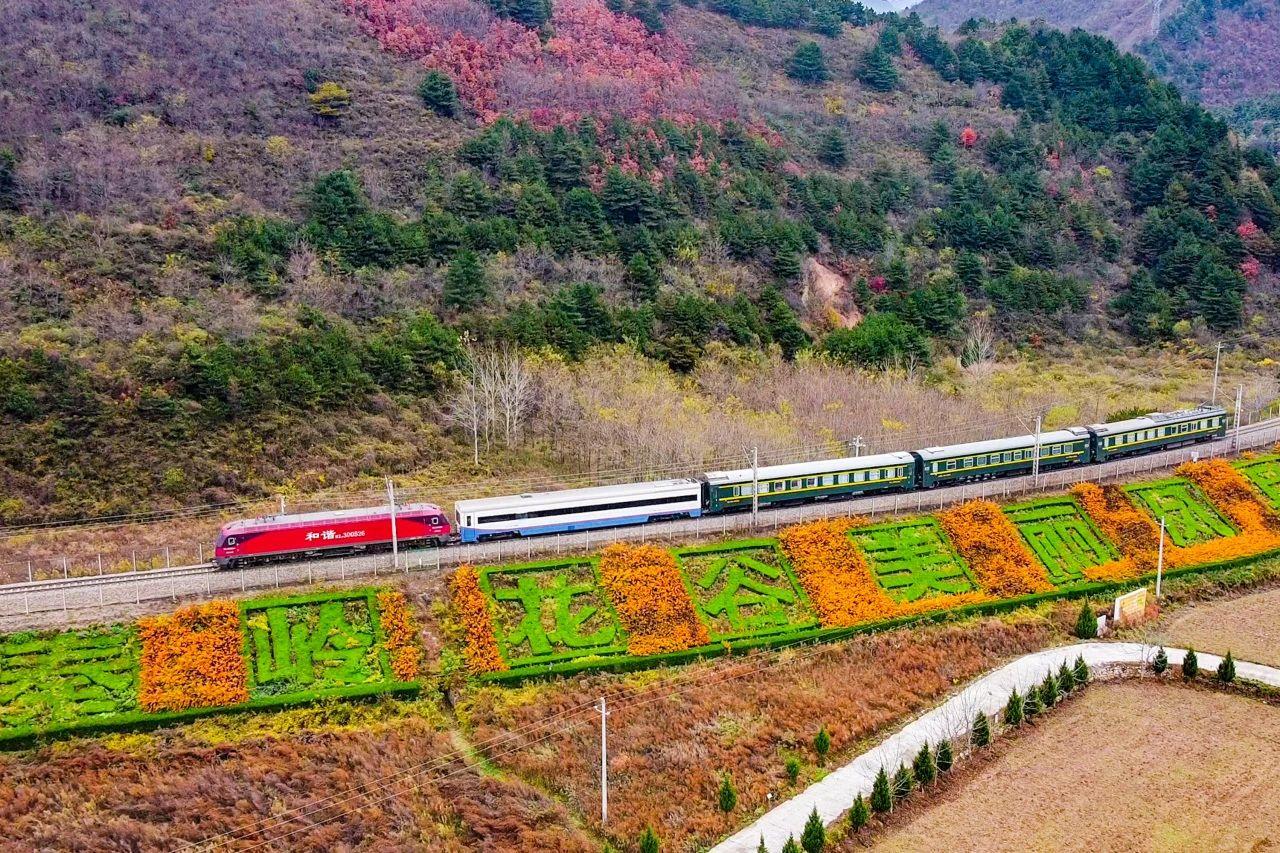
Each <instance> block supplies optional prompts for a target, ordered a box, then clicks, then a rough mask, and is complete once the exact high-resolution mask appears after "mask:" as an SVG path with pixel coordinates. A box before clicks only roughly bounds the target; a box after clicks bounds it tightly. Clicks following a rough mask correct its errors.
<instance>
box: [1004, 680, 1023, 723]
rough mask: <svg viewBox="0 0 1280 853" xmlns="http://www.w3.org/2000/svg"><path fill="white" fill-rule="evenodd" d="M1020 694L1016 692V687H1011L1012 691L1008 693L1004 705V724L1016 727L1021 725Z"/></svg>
mask: <svg viewBox="0 0 1280 853" xmlns="http://www.w3.org/2000/svg"><path fill="white" fill-rule="evenodd" d="M1022 720H1023V713H1022V695H1021V694H1020V693H1018V688H1016V687H1015V688H1013V692H1012V693H1010V694H1009V701H1008V702H1006V703H1005V705H1004V724H1005V725H1006V726H1013V727H1014V728H1017V727H1018V726H1020V725H1022Z"/></svg>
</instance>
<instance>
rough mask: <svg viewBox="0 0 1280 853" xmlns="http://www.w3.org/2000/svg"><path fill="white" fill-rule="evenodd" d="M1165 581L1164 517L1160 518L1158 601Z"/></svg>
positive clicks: (1157, 572)
mask: <svg viewBox="0 0 1280 853" xmlns="http://www.w3.org/2000/svg"><path fill="white" fill-rule="evenodd" d="M1163 581H1164V516H1163V515H1162V516H1160V551H1159V555H1158V556H1157V557H1156V601H1159V600H1160V587H1161V584H1162V582H1163Z"/></svg>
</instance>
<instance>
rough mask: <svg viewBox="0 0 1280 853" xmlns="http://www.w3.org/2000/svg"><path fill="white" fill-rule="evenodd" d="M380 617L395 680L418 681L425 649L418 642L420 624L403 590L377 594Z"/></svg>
mask: <svg viewBox="0 0 1280 853" xmlns="http://www.w3.org/2000/svg"><path fill="white" fill-rule="evenodd" d="M378 618H379V620H380V622H381V624H382V634H383V636H384V637H386V646H387V656H388V657H389V658H390V659H391V671H392V672H393V673H394V674H395V677H396V680H398V681H415V680H417V678H418V676H419V674H421V664H422V652H421V651H420V650H419V648H418V643H417V637H418V626H417V624H416V620H415V619H414V618H413V612H412V611H411V610H410V609H409V602H408V600H407V599H406V598H405V597H404V593H402V592H398V591H396V590H387V591H385V592H380V593H378Z"/></svg>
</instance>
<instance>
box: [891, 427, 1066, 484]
mask: <svg viewBox="0 0 1280 853" xmlns="http://www.w3.org/2000/svg"><path fill="white" fill-rule="evenodd" d="M1090 438H1091V437H1090V435H1089V431H1088V430H1086V429H1083V428H1081V427H1071V428H1070V429H1060V430H1053V431H1051V432H1042V433H1040V435H1039V437H1038V441H1037V436H1035V435H1023V436H1018V437H1016V438H997V439H992V440H990V441H973V442H969V443H968V444H953V445H951V446H949V447H929V448H926V449H924V450H920V451H917V452H916V456H918V457H919V458H920V486H921V487H922V488H926V489H927V488H931V487H933V486H939V485H946V484H948V483H957V482H964V481H969V480H986V479H990V478H993V477H1004V476H1010V475H1016V474H1029V473H1031V472H1032V470H1033V469H1034V468H1035V464H1036V454H1037V451H1036V447H1037V443H1038V445H1039V458H1040V470H1041V471H1048V470H1051V469H1054V468H1063V467H1066V466H1070V465H1085V464H1088V462H1089V461H1090V446H1091V441H1090Z"/></svg>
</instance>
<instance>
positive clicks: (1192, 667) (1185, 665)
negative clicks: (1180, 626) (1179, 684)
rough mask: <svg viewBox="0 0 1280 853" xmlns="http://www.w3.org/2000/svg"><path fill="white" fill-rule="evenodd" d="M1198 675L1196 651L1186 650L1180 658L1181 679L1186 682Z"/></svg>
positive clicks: (1198, 660)
mask: <svg viewBox="0 0 1280 853" xmlns="http://www.w3.org/2000/svg"><path fill="white" fill-rule="evenodd" d="M1199 673H1200V658H1198V657H1196V650H1195V649H1192V648H1188V649H1187V653H1186V655H1184V656H1183V658H1182V677H1183V678H1184V679H1186V680H1187V681H1190V680H1191V679H1193V678H1195V677H1196V676H1197V675H1199Z"/></svg>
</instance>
